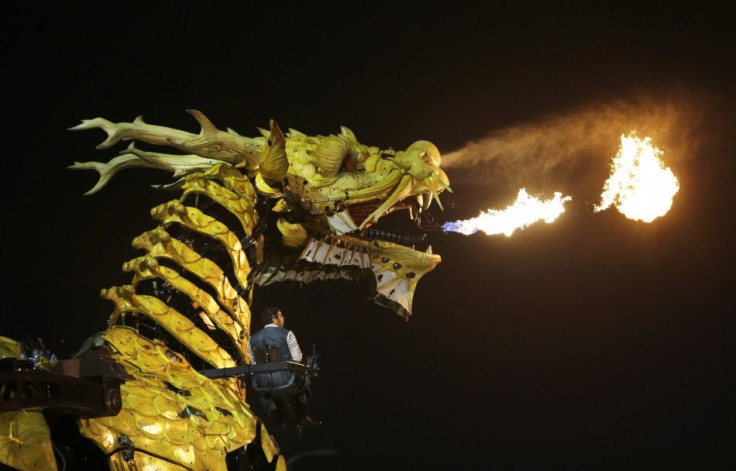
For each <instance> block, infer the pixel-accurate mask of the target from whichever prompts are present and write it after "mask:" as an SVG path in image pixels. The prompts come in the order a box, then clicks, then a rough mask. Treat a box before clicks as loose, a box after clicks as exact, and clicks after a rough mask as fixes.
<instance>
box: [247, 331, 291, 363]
mask: <svg viewBox="0 0 736 471" xmlns="http://www.w3.org/2000/svg"><path fill="white" fill-rule="evenodd" d="M287 335H289V331H288V330H287V329H284V328H283V327H266V328H263V329H261V330H259V331H258V332H256V333H255V334H253V335H252V336H251V338H250V347H251V348H252V349H253V351H255V349H256V348H263V349H266V350H267V349H268V347H271V346H276V347H279V353H280V354H281V360H291V359H292V358H291V352H290V351H289V343H288V342H287V341H286V336H287Z"/></svg>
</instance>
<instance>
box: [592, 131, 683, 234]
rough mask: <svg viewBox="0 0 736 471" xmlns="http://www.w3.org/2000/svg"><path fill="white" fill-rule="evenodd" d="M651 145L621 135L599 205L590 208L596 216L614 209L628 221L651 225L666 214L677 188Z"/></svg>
mask: <svg viewBox="0 0 736 471" xmlns="http://www.w3.org/2000/svg"><path fill="white" fill-rule="evenodd" d="M651 141H652V140H651V138H649V137H645V138H644V139H639V138H637V137H636V134H635V133H631V134H630V135H628V136H626V135H623V134H622V135H621V147H620V148H619V151H618V154H617V155H616V157H614V159H613V163H612V164H611V176H610V177H608V180H606V183H605V185H604V186H603V193H602V194H601V203H600V204H599V205H597V206H595V207H594V210H595V211H596V212H599V211H603V210H604V209H607V208H609V207H611V206H615V207H616V209H618V211H619V212H620V213H621V214H623V215H624V216H626V217H627V218H629V219H633V220H637V221H644V222H652V221H653V220H654V219H656V218H658V217H660V216H664V215H665V214H666V213H667V211H669V210H670V208H671V207H672V198H673V197H674V196H675V194H676V193H677V191H678V190H679V189H680V184H679V182H678V181H677V177H675V174H674V173H672V170H670V169H669V167H665V166H664V164H663V163H662V161H661V160H660V158H659V157H660V155H662V153H663V152H662V151H661V150H659V149H657V148H656V147H654V146H653V145H652V142H651Z"/></svg>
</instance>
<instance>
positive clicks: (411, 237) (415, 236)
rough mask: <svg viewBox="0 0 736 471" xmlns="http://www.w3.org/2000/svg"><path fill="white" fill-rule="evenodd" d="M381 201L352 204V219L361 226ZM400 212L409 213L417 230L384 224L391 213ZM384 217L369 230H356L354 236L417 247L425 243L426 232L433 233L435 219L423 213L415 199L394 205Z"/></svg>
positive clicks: (389, 223)
mask: <svg viewBox="0 0 736 471" xmlns="http://www.w3.org/2000/svg"><path fill="white" fill-rule="evenodd" d="M380 203H381V202H380V200H372V201H367V202H363V203H356V204H352V205H350V206H349V208H348V213H349V214H350V217H351V218H352V220H353V221H354V222H355V224H356V225H358V226H359V225H360V224H361V223H362V222H363V221H365V219H366V218H367V217H369V216H370V215H371V214H373V212H374V211H375V210H376V208H378V206H379V205H380ZM398 210H406V211H409V220H410V221H411V222H412V223H413V225H412V226H413V227H414V228H416V230H413V229H409V228H407V227H406V224H401V226H400V227H398V228H397V227H394V226H395V224H391V223H393V222H394V221H387V223H386V224H382V222H384V221H386V220H387V219H389V218H386V217H385V216H387V215H388V214H390V213H393V212H396V211H398ZM383 216H384V217H382V218H380V219H379V220H378V221H377V222H375V223H373V224H370V225H369V226H368V227H367V228H364V229H362V230H356V232H355V234H354V235H357V236H359V237H360V238H363V239H367V240H375V239H380V240H385V241H389V242H394V243H397V244H401V245H412V246H413V245H415V244H417V243H419V242H421V241H423V240H424V239H425V237H426V232H429V231H432V230H434V229H433V224H434V219H433V217H432V216H431V215H430V214H429V213H428V212H426V211H422V208H421V206H420V204H419V202H418V201H417V200H416V199H415V198H406V199H404V200H403V201H402V202H401V203H399V204H396V205H394V206H393V207H391V208H390V209H389V210H387V211H386V212H385V213H384V215H383Z"/></svg>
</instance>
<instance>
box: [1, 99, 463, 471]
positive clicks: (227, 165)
mask: <svg viewBox="0 0 736 471" xmlns="http://www.w3.org/2000/svg"><path fill="white" fill-rule="evenodd" d="M188 112H189V113H190V114H191V115H192V116H193V117H194V119H196V121H197V122H198V123H199V125H200V128H201V130H200V132H199V134H194V133H190V132H187V131H182V130H177V129H173V128H169V127H165V126H158V125H151V124H148V123H146V122H145V121H144V120H143V118H142V117H140V116H139V117H138V118H136V119H135V120H134V121H133V122H118V123H114V122H111V121H108V120H106V119H104V118H94V119H89V120H83V121H82V122H81V124H79V125H77V126H75V127H72V128H70V129H71V130H76V131H79V130H90V129H101V130H102V131H104V132H105V133H106V134H107V138H106V139H105V140H104V142H102V143H101V144H100V145H98V146H97V149H108V148H110V147H112V146H113V145H115V144H117V143H118V142H120V141H130V142H131V143H130V145H129V146H128V147H127V149H124V150H122V151H121V152H120V153H119V154H118V155H117V156H115V157H113V158H112V159H110V160H109V161H108V162H107V163H100V162H75V163H74V164H73V165H71V166H70V167H69V168H70V169H74V170H94V171H96V172H98V173H99V180H98V181H97V183H96V184H95V185H94V187H93V188H92V189H91V190H89V191H88V192H87V193H86V194H92V193H96V192H98V191H99V190H101V189H102V188H103V187H104V186H105V185H106V184H107V183H108V182H109V181H110V179H111V178H112V177H113V176H114V175H115V174H116V173H117V172H118V171H120V170H123V169H126V168H133V167H144V168H152V169H160V170H167V171H170V172H172V173H173V177H174V178H173V182H172V183H168V184H165V185H160V186H159V188H161V189H166V190H171V191H176V192H177V193H176V195H177V196H178V197H177V198H175V199H173V200H171V201H168V202H166V203H163V204H161V205H159V206H156V207H154V208H153V209H152V210H151V216H152V217H153V219H154V220H155V221H156V224H157V226H156V227H155V228H154V229H153V230H151V231H148V232H145V233H143V234H141V235H140V236H138V237H136V238H135V239H134V240H133V247H135V248H136V249H139V250H141V251H142V252H144V254H143V255H142V256H140V257H137V258H134V259H133V260H130V261H128V262H126V263H125V264H124V265H123V270H124V271H125V272H129V273H131V274H132V281H131V283H130V284H129V285H124V286H115V287H112V288H108V289H103V290H101V296H102V297H103V298H105V299H107V300H109V301H111V302H112V303H113V305H114V309H113V312H112V314H111V315H110V317H109V319H108V324H107V328H106V329H105V330H104V331H102V332H99V333H97V334H94V335H92V336H91V337H90V338H89V339H88V340H87V341H86V342H85V344H84V345H83V346H82V347H81V348H80V350H79V351H78V352H77V353H76V354H75V355H74V356H73V357H72V358H71V359H68V360H61V361H59V360H56V359H55V358H51V359H49V358H46V357H44V356H43V355H42V356H40V357H34V358H29V357H28V356H27V355H25V354H24V352H23V348H22V344H21V343H20V342H18V341H15V340H13V339H10V338H7V337H0V357H1V358H0V360H1V361H2V362H3V368H2V369H0V375H2V381H0V407H2V409H0V463H2V464H5V465H7V466H11V467H13V468H17V469H50V470H54V469H73V468H74V469H78V468H75V465H77V467H82V468H86V469H93V467H94V466H103V467H109V468H110V469H116V470H126V469H130V470H135V469H160V470H183V469H190V470H191V469H197V470H200V469H207V470H225V469H276V470H285V469H286V459H285V457H284V455H283V454H282V453H281V450H279V447H278V445H277V443H276V440H275V438H274V436H273V435H272V434H271V433H270V432H269V431H268V430H267V427H266V425H265V423H264V421H263V420H262V419H261V418H259V417H258V416H257V414H256V413H255V412H254V411H253V410H252V409H251V407H250V405H249V404H248V402H246V389H247V388H248V387H249V386H248V383H247V380H246V377H245V376H243V375H222V376H212V375H210V376H207V375H204V374H202V371H204V370H208V369H209V371H215V370H220V371H226V370H227V369H229V368H237V367H239V366H242V365H249V364H250V363H251V361H250V358H249V357H248V348H247V345H248V340H249V337H250V326H251V311H250V306H251V303H252V300H253V291H254V288H255V287H257V286H266V285H269V284H271V283H276V282H281V281H288V280H291V281H294V282H298V283H309V282H311V281H316V280H326V279H338V278H341V279H347V280H351V279H353V280H354V279H358V278H359V277H363V278H365V279H368V280H369V283H370V285H371V286H372V289H373V299H374V300H375V301H376V302H377V303H379V304H381V305H383V306H386V307H388V308H389V309H391V310H393V311H394V312H395V313H397V314H398V315H400V316H403V317H404V318H405V319H407V320H408V318H409V316H410V315H411V312H412V298H413V294H414V292H415V289H416V286H417V283H418V281H419V279H420V278H421V277H422V276H423V275H425V274H426V273H428V272H430V271H431V270H433V269H434V267H435V266H436V265H437V264H438V263H439V262H440V261H441V258H440V256H439V255H436V254H433V253H432V251H431V247H429V248H427V250H426V251H421V250H415V248H414V245H413V243H414V242H417V240H414V239H411V238H400V237H391V236H390V234H389V233H387V232H384V231H382V230H379V229H377V228H376V226H374V225H375V224H376V222H377V221H378V220H379V218H381V217H383V216H385V215H387V214H389V213H391V212H393V211H395V210H399V209H403V210H407V211H408V213H409V216H410V218H411V219H412V220H414V221H416V222H417V225H418V226H419V228H420V229H427V228H429V223H430V222H431V216H429V212H428V211H427V210H428V209H429V208H430V205H431V204H432V202H433V201H437V204H438V205H439V206H440V208H441V207H442V206H441V203H440V202H439V198H438V196H439V194H440V193H442V192H443V191H445V190H448V191H449V190H450V188H449V180H448V178H447V175H446V174H445V172H444V171H443V170H442V169H441V168H440V164H441V156H440V152H439V150H438V149H437V147H436V146H435V145H434V144H432V143H431V142H428V141H417V142H414V143H413V144H411V145H410V146H409V147H408V148H407V149H406V150H404V151H395V150H393V149H385V150H382V149H379V148H378V147H372V146H367V145H364V144H361V143H359V142H358V140H357V139H356V137H355V135H354V134H353V132H352V131H351V130H350V129H348V128H346V127H341V128H340V133H339V134H334V135H327V136H322V135H317V136H310V135H306V134H304V133H301V132H299V131H296V130H294V129H289V130H288V131H287V132H283V131H282V129H281V128H280V127H279V125H278V124H277V123H276V122H275V121H274V120H271V121H270V123H269V128H268V129H262V128H259V129H258V131H259V133H260V135H259V136H257V137H252V138H251V137H245V136H242V135H240V134H238V133H237V132H235V131H233V130H232V129H229V128H228V129H227V130H226V131H222V130H219V129H217V128H216V127H215V126H214V125H213V124H212V122H211V121H210V120H209V119H208V118H207V117H206V116H205V115H204V114H202V113H201V112H199V111H196V110H188ZM136 143H137V144H138V147H136ZM142 146H145V147H149V148H150V149H147V150H144V149H143V147H142ZM156 146H167V147H169V148H172V149H175V150H176V152H177V153H175V154H172V153H160V152H155V151H154V150H153V149H156V148H157V147H156ZM407 241H408V242H409V243H408V245H402V244H401V243H406V242H407ZM399 242H401V243H399ZM254 366H256V365H254ZM81 465H83V466H81ZM94 469H97V468H94Z"/></svg>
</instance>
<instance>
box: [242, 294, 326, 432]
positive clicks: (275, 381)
mask: <svg viewBox="0 0 736 471" xmlns="http://www.w3.org/2000/svg"><path fill="white" fill-rule="evenodd" d="M261 321H262V322H263V324H264V327H263V329H261V330H259V331H258V332H256V333H255V334H253V335H252V336H251V338H250V342H249V343H248V353H249V355H250V358H251V363H252V364H256V363H257V362H258V361H266V362H268V361H286V360H291V361H296V362H301V361H302V358H303V354H302V350H301V348H299V343H298V342H297V340H296V336H295V335H294V332H292V331H291V330H287V329H285V328H284V314H283V313H282V312H281V309H280V308H278V307H276V306H269V307H266V308H265V309H263V311H262V312H261ZM252 384H253V387H254V388H255V389H256V390H258V391H260V392H261V400H262V401H263V405H264V407H265V408H266V412H267V413H275V414H276V415H277V418H278V419H279V421H280V422H282V423H284V422H286V421H287V420H288V419H287V418H288V415H289V414H288V410H287V409H288V408H289V404H290V403H291V401H293V402H294V403H295V409H296V421H297V424H298V425H318V422H317V421H315V420H314V419H312V418H311V417H309V414H308V399H309V397H310V396H311V392H310V391H309V388H308V387H307V386H306V385H305V384H304V378H302V377H300V376H299V375H297V374H295V373H294V372H293V371H285V370H284V371H274V372H270V373H258V374H255V375H254V376H253V381H252Z"/></svg>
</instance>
